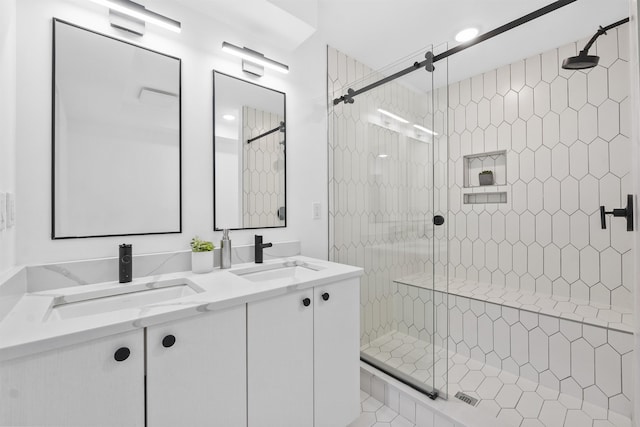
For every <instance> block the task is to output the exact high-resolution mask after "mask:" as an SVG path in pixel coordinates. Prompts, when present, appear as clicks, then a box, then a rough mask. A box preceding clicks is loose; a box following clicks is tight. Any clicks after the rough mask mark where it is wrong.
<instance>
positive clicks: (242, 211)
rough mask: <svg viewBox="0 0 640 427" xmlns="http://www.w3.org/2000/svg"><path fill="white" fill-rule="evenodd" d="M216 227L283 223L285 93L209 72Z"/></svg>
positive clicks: (266, 225) (284, 203)
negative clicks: (211, 91)
mask: <svg viewBox="0 0 640 427" xmlns="http://www.w3.org/2000/svg"><path fill="white" fill-rule="evenodd" d="M213 94H214V106H213V126H214V150H213V151H214V184H215V186H214V192H215V194H214V207H213V211H214V213H213V224H214V229H215V230H222V229H225V228H229V229H246V228H273V227H286V224H287V220H286V200H287V198H286V115H285V103H286V101H285V97H286V96H285V94H284V93H283V92H278V91H276V90H273V89H268V88H266V87H262V86H259V85H256V84H254V83H250V82H247V81H244V80H241V79H238V78H235V77H231V76H228V75H226V74H223V73H220V72H217V71H214V72H213Z"/></svg>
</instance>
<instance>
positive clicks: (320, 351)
mask: <svg viewBox="0 0 640 427" xmlns="http://www.w3.org/2000/svg"><path fill="white" fill-rule="evenodd" d="M314 292H315V295H314V298H315V307H314V328H315V329H314V333H315V345H314V352H315V355H314V361H315V363H314V388H315V427H335V426H346V425H348V424H349V423H351V422H352V421H353V420H355V419H356V418H358V415H359V413H360V391H359V389H360V345H359V343H360V280H359V279H351V280H346V281H343V282H338V283H334V284H331V285H328V286H318V287H317V288H315V290H314Z"/></svg>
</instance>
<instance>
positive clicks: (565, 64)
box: [562, 50, 600, 70]
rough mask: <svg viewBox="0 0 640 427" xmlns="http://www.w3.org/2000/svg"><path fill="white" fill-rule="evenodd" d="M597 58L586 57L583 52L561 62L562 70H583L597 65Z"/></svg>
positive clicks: (598, 58)
mask: <svg viewBox="0 0 640 427" xmlns="http://www.w3.org/2000/svg"><path fill="white" fill-rule="evenodd" d="M598 61H600V57H599V56H595V55H587V53H586V52H585V51H584V50H583V51H582V52H580V55H578V56H571V57H569V58H566V59H565V60H564V61H562V68H564V69H565V70H585V69H587V68H593V67H595V66H596V65H598Z"/></svg>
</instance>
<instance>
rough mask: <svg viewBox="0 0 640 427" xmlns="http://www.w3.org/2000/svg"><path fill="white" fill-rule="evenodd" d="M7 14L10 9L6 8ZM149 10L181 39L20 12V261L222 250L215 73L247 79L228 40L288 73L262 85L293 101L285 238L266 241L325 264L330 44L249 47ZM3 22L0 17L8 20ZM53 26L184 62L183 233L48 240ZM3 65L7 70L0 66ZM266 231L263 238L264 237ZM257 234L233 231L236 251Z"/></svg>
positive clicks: (101, 14)
mask: <svg viewBox="0 0 640 427" xmlns="http://www.w3.org/2000/svg"><path fill="white" fill-rule="evenodd" d="M3 5H4V0H3ZM148 6H149V7H150V8H151V9H153V10H156V11H158V12H160V13H163V14H165V15H168V16H171V17H172V18H175V19H177V20H180V21H181V22H182V33H181V34H174V33H172V32H169V31H165V30H162V29H158V28H154V27H153V26H148V27H147V34H146V35H145V36H144V37H142V38H140V37H136V36H129V35H127V34H126V33H123V32H121V31H117V30H114V29H112V28H111V27H110V26H109V24H108V19H107V10H106V8H103V7H100V6H98V5H95V4H93V3H91V2H87V1H85V0H30V1H25V2H19V4H18V7H17V23H18V25H17V26H18V30H17V51H18V54H17V75H18V77H17V99H18V102H17V141H19V144H17V162H16V165H17V193H18V195H19V197H20V203H19V204H18V213H17V221H18V222H19V228H18V238H19V243H18V245H17V262H18V263H19V264H34V263H41V262H54V261H63V260H71V259H87V258H95V257H105V256H114V255H115V253H116V250H117V244H119V243H122V242H125V241H126V242H128V243H132V244H133V246H134V253H152V252H162V251H171V250H179V249H185V248H187V247H188V242H189V240H190V239H191V237H192V236H193V235H195V234H198V235H199V236H200V237H205V238H211V239H213V240H214V242H216V241H218V240H219V239H220V237H221V233H214V232H213V231H212V230H213V212H212V209H213V208H212V206H213V182H212V174H213V167H212V157H213V151H212V150H213V147H212V139H213V129H212V126H213V125H212V121H211V117H212V72H211V71H212V70H213V69H216V70H219V71H221V72H224V73H227V74H231V75H236V76H238V77H241V78H245V79H247V80H250V79H251V78H249V77H247V76H245V75H243V74H242V72H241V71H240V60H239V59H236V58H234V57H231V56H228V55H227V54H225V53H222V52H221V50H220V46H221V44H222V41H223V40H229V41H230V42H232V43H239V42H241V44H244V45H247V46H250V47H251V48H253V49H255V50H259V51H262V52H264V53H265V54H266V55H267V56H270V57H274V58H276V59H278V60H279V61H282V62H285V63H287V64H288V65H289V66H290V69H291V71H290V73H289V74H288V75H286V76H285V75H280V74H278V73H274V72H269V71H268V72H267V73H266V74H265V76H264V77H263V78H262V79H259V80H256V82H257V83H259V84H261V85H264V86H267V87H272V88H274V89H277V90H281V91H284V92H286V93H287V141H288V142H289V144H288V147H287V168H288V170H287V173H288V175H287V178H288V188H287V202H288V214H289V221H288V227H287V228H283V229H269V230H263V232H262V234H263V235H264V236H265V240H266V241H284V240H292V239H299V240H301V241H302V252H303V253H304V254H305V255H309V256H316V257H322V258H326V256H327V249H326V248H327V220H326V218H322V219H321V220H320V221H317V220H316V221H313V220H312V219H311V203H312V202H313V201H320V202H322V204H323V208H326V200H327V184H326V179H327V178H326V176H327V170H326V157H327V151H326V95H325V93H326V92H325V87H326V86H325V72H326V66H325V45H324V44H323V42H322V40H321V37H320V36H319V35H314V36H312V37H311V38H310V39H308V40H307V41H306V42H305V43H304V44H303V45H301V46H300V47H299V48H297V49H296V50H295V51H293V52H280V51H278V48H277V47H274V46H266V45H264V42H263V41H262V40H257V39H254V40H250V39H248V38H245V37H243V34H238V33H237V31H235V30H233V29H230V28H229V27H228V26H227V25H225V24H224V23H220V22H216V21H213V20H211V19H207V18H204V17H203V16H201V15H199V14H197V13H195V12H191V11H189V10H187V9H184V8H183V7H180V6H178V5H177V4H176V3H175V2H172V1H170V0H156V1H153V2H148ZM4 15H5V14H4V13H2V16H3V17H4ZM53 17H57V18H60V19H63V20H66V21H69V22H72V23H75V24H78V25H81V26H84V27H87V28H89V29H92V30H95V31H98V32H101V33H104V34H107V35H112V36H115V37H118V38H121V39H127V40H130V41H132V42H134V43H136V44H139V45H142V46H145V47H148V48H151V49H154V50H158V51H161V52H163V53H167V54H169V55H174V56H177V57H180V58H181V59H182V108H183V111H182V138H183V139H182V143H183V148H182V150H183V152H182V154H183V182H182V189H183V233H182V234H172V235H153V236H132V237H126V238H125V237H115V238H100V239H71V240H57V241H52V240H51V239H50V232H51V224H50V221H51V219H50V218H51V215H50V211H51V200H50V199H51V182H50V163H51V143H50V141H51V135H50V133H51V130H50V120H51V44H52V43H51V31H52V30H51V28H52V18H53ZM3 63H4V61H3ZM260 232H261V231H259V233H260ZM253 234H254V231H246V232H245V231H236V232H234V233H232V236H231V238H232V239H233V241H234V245H240V244H246V243H252V242H253Z"/></svg>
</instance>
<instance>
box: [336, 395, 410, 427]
mask: <svg viewBox="0 0 640 427" xmlns="http://www.w3.org/2000/svg"><path fill="white" fill-rule="evenodd" d="M360 409H361V414H360V418H358V419H357V420H355V421H354V422H352V423H351V424H349V426H348V427H415V426H416V425H415V424H414V423H412V422H411V421H409V420H408V419H406V418H405V417H403V416H402V415H399V414H398V413H397V412H396V411H394V410H393V409H391V408H389V407H388V406H385V405H384V404H383V403H382V402H380V401H379V400H377V399H374V398H373V397H372V396H370V395H368V394H367V393H365V392H364V391H360Z"/></svg>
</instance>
